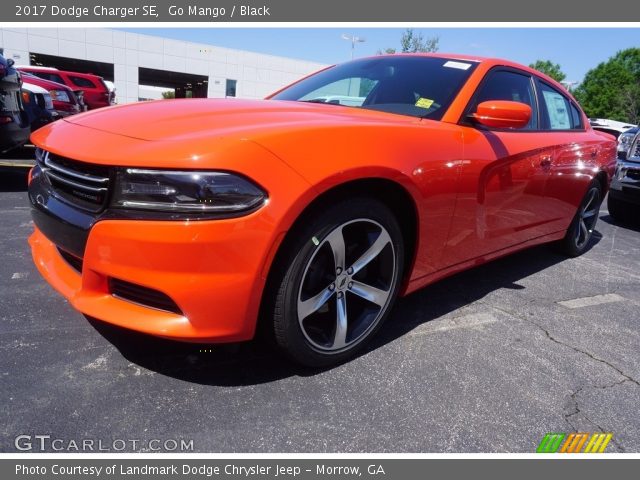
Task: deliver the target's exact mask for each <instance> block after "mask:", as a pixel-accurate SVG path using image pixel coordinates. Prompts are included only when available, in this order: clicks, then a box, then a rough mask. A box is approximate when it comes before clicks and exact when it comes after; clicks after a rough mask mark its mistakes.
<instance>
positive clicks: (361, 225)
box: [271, 198, 404, 367]
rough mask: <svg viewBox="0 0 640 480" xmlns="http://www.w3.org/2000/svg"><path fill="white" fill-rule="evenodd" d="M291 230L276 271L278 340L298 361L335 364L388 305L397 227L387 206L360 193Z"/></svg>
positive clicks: (396, 263) (398, 262)
mask: <svg viewBox="0 0 640 480" xmlns="http://www.w3.org/2000/svg"><path fill="white" fill-rule="evenodd" d="M295 235H296V238H295V239H294V241H293V243H292V244H290V245H288V246H287V250H288V252H289V253H288V254H285V255H283V256H282V257H281V258H280V260H279V261H280V262H281V264H280V265H279V268H280V270H281V272H280V274H279V275H276V277H275V278H274V280H275V282H276V285H277V294H276V297H275V301H274V303H273V306H272V309H271V317H272V322H273V327H274V333H275V339H276V342H277V344H278V345H279V347H280V348H282V349H283V350H284V351H285V352H286V353H287V354H288V355H289V356H290V357H292V358H293V359H294V360H296V361H297V362H299V363H301V364H304V365H307V366H313V367H319V366H328V365H332V364H335V363H339V362H341V361H343V360H345V359H346V358H348V357H350V356H352V355H354V354H355V353H356V352H357V351H358V350H359V349H360V348H362V347H363V346H364V344H365V343H366V342H367V340H369V339H370V338H371V337H372V336H373V334H374V333H375V332H376V330H377V329H378V328H379V327H380V325H381V324H382V322H383V321H384V319H385V318H386V317H387V315H388V314H389V312H390V310H391V308H392V305H393V303H394V300H395V298H396V295H397V292H398V286H399V284H400V280H401V278H402V272H403V261H404V249H403V241H402V234H401V231H400V227H399V225H398V222H397V221H396V219H395V217H394V215H393V213H392V212H391V211H390V210H389V208H388V207H387V206H386V205H384V204H383V203H380V202H378V201H376V200H373V199H368V198H358V199H354V200H350V201H345V202H341V203H338V204H334V205H331V206H327V208H326V209H325V211H324V212H323V213H321V214H316V215H312V216H311V217H310V218H308V219H306V220H305V223H304V225H303V226H302V228H301V229H299V230H298V231H297V232H295Z"/></svg>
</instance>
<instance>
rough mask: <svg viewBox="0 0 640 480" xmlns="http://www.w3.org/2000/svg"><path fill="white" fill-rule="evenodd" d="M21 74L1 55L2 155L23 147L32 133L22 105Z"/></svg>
mask: <svg viewBox="0 0 640 480" xmlns="http://www.w3.org/2000/svg"><path fill="white" fill-rule="evenodd" d="M21 86H22V80H21V78H20V73H18V71H17V70H16V69H15V68H13V60H12V59H5V58H4V56H3V55H1V54H0V153H2V152H6V151H7V150H10V149H12V148H15V147H19V146H21V145H23V144H24V143H25V142H26V141H27V140H28V139H29V134H30V133H31V129H30V125H29V119H28V117H27V114H26V112H25V111H24V107H23V105H22V97H21V92H20V88H21Z"/></svg>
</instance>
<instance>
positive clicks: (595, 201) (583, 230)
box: [575, 188, 600, 249]
mask: <svg viewBox="0 0 640 480" xmlns="http://www.w3.org/2000/svg"><path fill="white" fill-rule="evenodd" d="M599 211H600V192H599V190H598V189H597V188H592V189H591V190H589V192H588V193H587V196H586V198H585V201H584V202H583V206H582V207H581V208H580V211H579V212H578V221H577V222H576V232H575V243H576V247H578V249H582V248H583V247H584V246H585V245H586V244H587V243H588V242H589V240H590V239H591V235H592V234H593V230H594V228H595V226H596V223H597V221H598V214H599Z"/></svg>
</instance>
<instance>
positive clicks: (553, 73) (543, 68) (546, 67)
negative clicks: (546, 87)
mask: <svg viewBox="0 0 640 480" xmlns="http://www.w3.org/2000/svg"><path fill="white" fill-rule="evenodd" d="M529 66H530V67H531V68H533V69H535V70H538V71H539V72H542V73H544V74H545V75H548V76H550V77H551V78H553V79H554V80H555V81H556V82H562V81H563V80H564V79H565V78H567V76H566V75H565V74H564V72H563V71H562V69H561V68H560V65H558V64H557V63H553V62H552V61H551V60H536V61H535V63H532V64H530V65H529Z"/></svg>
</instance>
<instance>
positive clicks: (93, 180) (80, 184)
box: [36, 148, 109, 212]
mask: <svg viewBox="0 0 640 480" xmlns="http://www.w3.org/2000/svg"><path fill="white" fill-rule="evenodd" d="M36 160H37V162H38V165H39V166H40V168H41V169H42V171H43V173H44V174H45V175H46V177H47V180H48V181H49V183H50V184H51V188H52V191H53V193H54V194H55V195H56V196H57V197H58V198H60V199H61V200H63V201H65V202H67V203H69V204H71V205H73V206H76V207H78V208H81V209H83V210H88V211H91V212H98V211H100V210H102V209H103V208H104V207H105V206H106V203H107V197H108V193H109V167H103V166H100V165H91V164H88V163H83V162H78V161H76V160H71V159H68V158H64V157H60V156H58V155H55V154H53V153H51V152H47V151H46V150H42V149H40V148H38V149H36Z"/></svg>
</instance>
